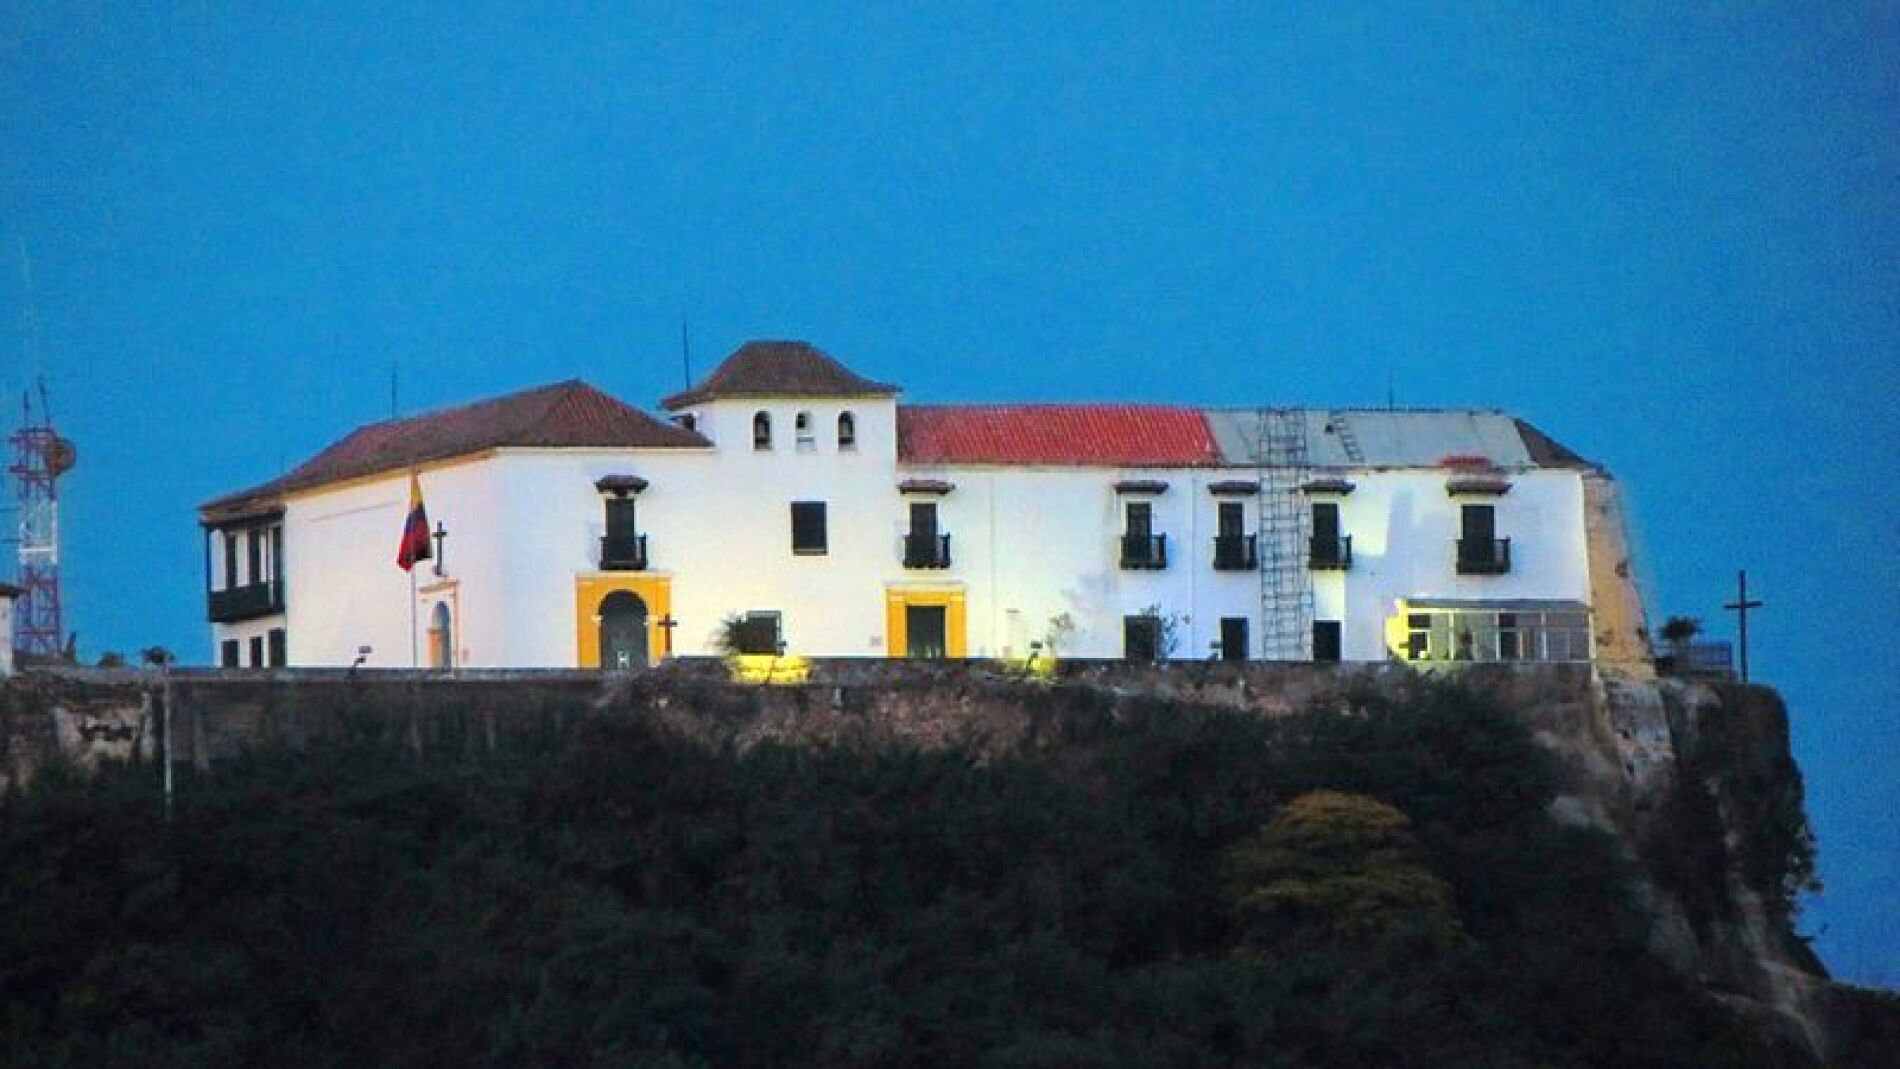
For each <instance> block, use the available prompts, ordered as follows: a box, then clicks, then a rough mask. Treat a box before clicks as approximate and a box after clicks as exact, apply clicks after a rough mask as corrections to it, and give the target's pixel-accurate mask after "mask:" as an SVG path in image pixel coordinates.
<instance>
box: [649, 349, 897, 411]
mask: <svg viewBox="0 0 1900 1069" xmlns="http://www.w3.org/2000/svg"><path fill="white" fill-rule="evenodd" d="M897 392H898V390H897V387H895V386H890V385H886V384H885V383H882V382H872V381H871V380H870V379H867V378H864V377H862V376H860V375H859V374H857V373H856V372H854V371H852V370H851V369H850V368H848V367H845V366H844V365H843V364H840V363H838V361H836V360H834V359H832V358H831V356H830V355H829V354H828V353H826V352H824V351H823V350H821V349H819V348H818V347H817V346H814V345H812V344H810V343H808V342H802V341H749V342H746V343H745V344H744V345H741V346H740V347H739V348H738V349H737V350H736V351H735V352H734V353H733V354H732V355H731V356H728V357H726V359H725V362H724V363H721V364H720V365H719V366H718V367H716V368H714V369H713V371H712V374H710V375H707V376H706V377H705V378H704V379H701V380H700V382H699V385H697V386H695V387H693V388H692V389H690V390H687V391H685V392H684V393H676V394H674V395H673V396H671V397H668V398H666V399H665V400H663V401H661V402H660V406H661V407H663V408H666V409H668V410H672V409H677V408H684V407H686V406H687V405H695V404H698V403H700V402H701V401H717V400H721V399H723V398H728V397H892V396H895V395H896V394H897Z"/></svg>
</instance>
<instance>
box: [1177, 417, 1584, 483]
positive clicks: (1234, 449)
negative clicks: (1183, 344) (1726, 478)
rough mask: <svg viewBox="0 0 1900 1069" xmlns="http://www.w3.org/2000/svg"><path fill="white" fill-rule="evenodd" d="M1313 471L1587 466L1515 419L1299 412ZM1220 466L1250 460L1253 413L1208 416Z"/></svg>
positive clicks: (1256, 431) (1255, 434)
mask: <svg viewBox="0 0 1900 1069" xmlns="http://www.w3.org/2000/svg"><path fill="white" fill-rule="evenodd" d="M1304 414H1305V417H1306V420H1305V422H1306V453H1307V463H1308V464H1310V465H1312V466H1313V467H1338V468H1345V467H1374V468H1408V467H1412V468H1423V467H1437V466H1439V465H1441V464H1442V463H1444V461H1445V460H1446V459H1447V458H1465V459H1470V458H1478V457H1482V458H1484V459H1486V460H1488V461H1490V462H1491V463H1492V464H1495V465H1497V466H1499V467H1504V468H1521V467H1588V466H1590V464H1589V461H1587V460H1585V459H1583V458H1582V457H1580V456H1578V455H1577V454H1576V453H1573V452H1571V451H1570V450H1568V449H1566V448H1564V447H1563V446H1562V445H1559V444H1558V443H1557V442H1555V441H1553V440H1552V439H1551V438H1550V437H1549V436H1547V435H1545V434H1543V433H1542V432H1541V431H1538V430H1537V429H1536V428H1535V427H1532V426H1531V425H1530V424H1528V423H1525V422H1524V421H1522V420H1519V419H1514V418H1513V417H1511V416H1509V415H1507V414H1505V413H1503V412H1496V411H1490V410H1484V409H1382V408H1352V409H1306V410H1304ZM1207 419H1208V423H1209V425H1210V426H1211V427H1212V428H1213V431H1214V437H1215V439H1216V440H1217V441H1218V442H1219V443H1220V449H1221V453H1222V455H1223V456H1224V457H1225V458H1226V462H1227V463H1229V464H1235V465H1251V464H1253V463H1254V442H1255V439H1256V438H1258V437H1259V433H1260V432H1259V417H1258V410H1257V409H1212V410H1209V411H1208V413H1207Z"/></svg>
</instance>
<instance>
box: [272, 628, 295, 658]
mask: <svg viewBox="0 0 1900 1069" xmlns="http://www.w3.org/2000/svg"><path fill="white" fill-rule="evenodd" d="M269 638H270V666H271V667H272V668H282V667H283V666H285V665H286V664H289V663H290V656H289V649H288V643H286V642H285V636H284V629H283V628H281V627H273V628H271V629H270V634H269Z"/></svg>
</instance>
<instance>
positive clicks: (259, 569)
mask: <svg viewBox="0 0 1900 1069" xmlns="http://www.w3.org/2000/svg"><path fill="white" fill-rule="evenodd" d="M244 550H245V552H244V563H245V565H246V566H247V567H248V568H250V574H249V575H248V576H247V577H246V581H247V582H250V583H254V584H255V583H261V582H263V581H264V532H263V531H260V530H258V529H257V528H255V527H253V528H251V529H250V530H248V531H246V532H244Z"/></svg>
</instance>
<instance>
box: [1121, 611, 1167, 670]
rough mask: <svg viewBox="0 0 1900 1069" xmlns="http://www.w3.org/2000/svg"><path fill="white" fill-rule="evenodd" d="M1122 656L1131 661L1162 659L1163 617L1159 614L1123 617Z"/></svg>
mask: <svg viewBox="0 0 1900 1069" xmlns="http://www.w3.org/2000/svg"><path fill="white" fill-rule="evenodd" d="M1122 656H1123V657H1124V658H1126V659H1128V660H1131V661H1158V660H1160V659H1161V618H1160V617H1158V616H1150V615H1141V616H1124V617H1122Z"/></svg>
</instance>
